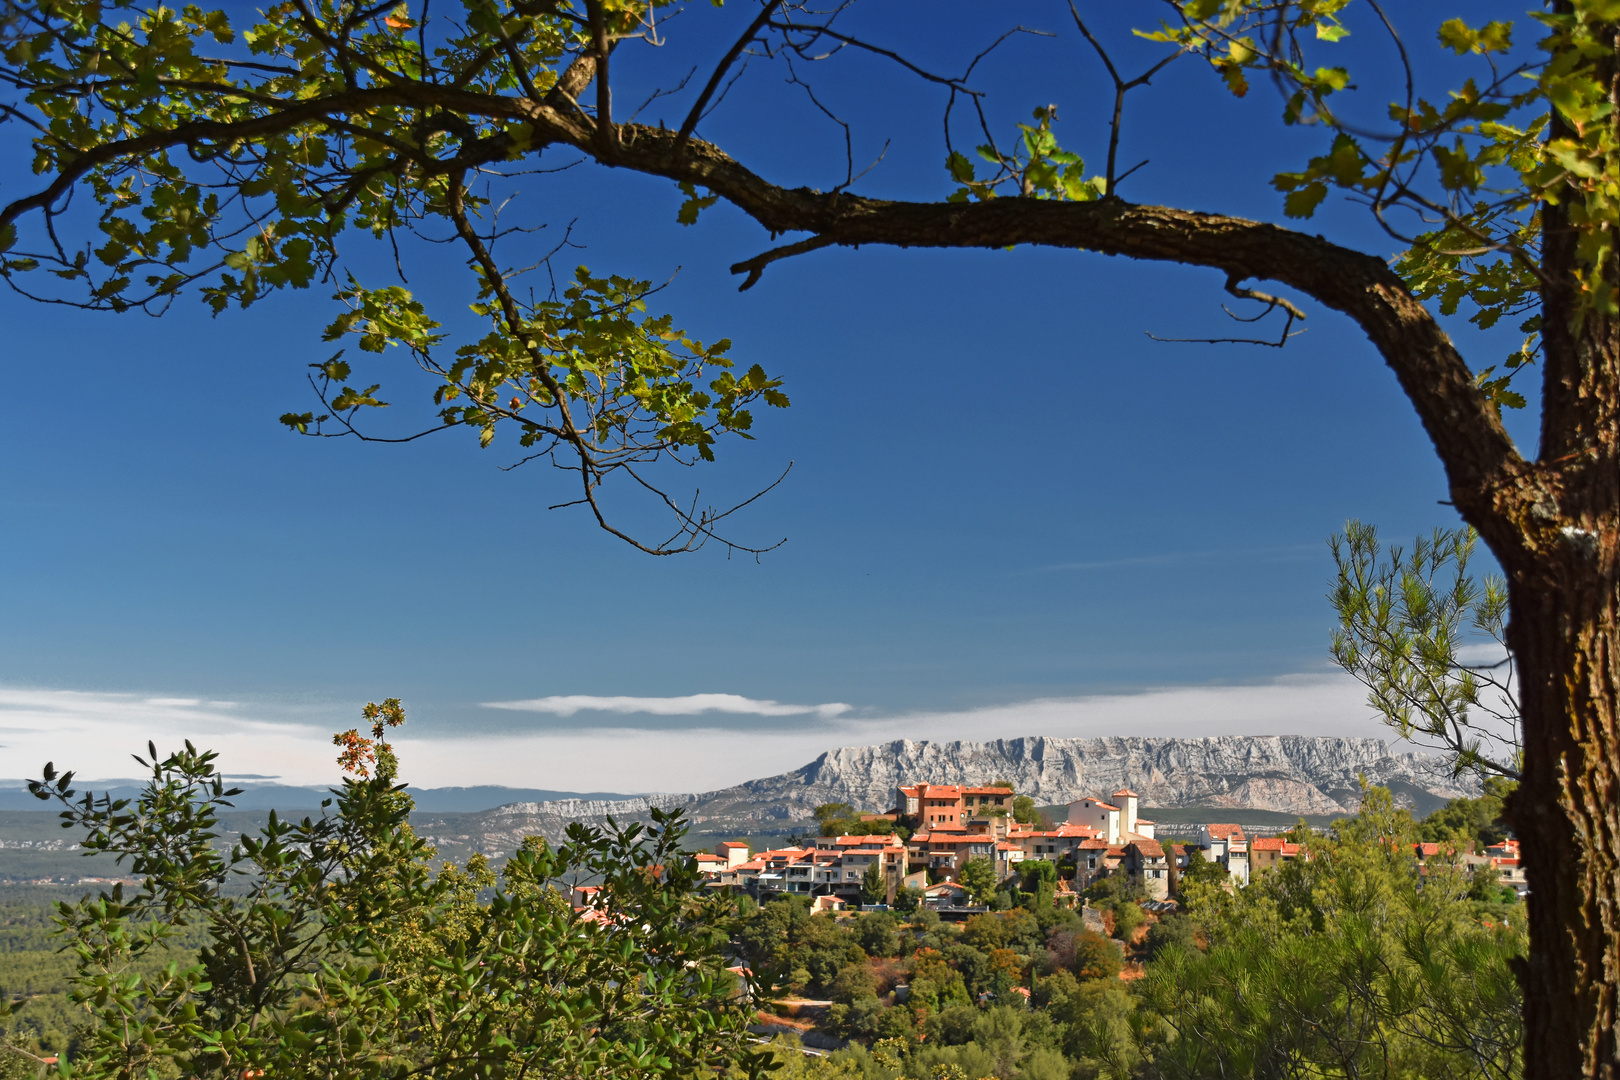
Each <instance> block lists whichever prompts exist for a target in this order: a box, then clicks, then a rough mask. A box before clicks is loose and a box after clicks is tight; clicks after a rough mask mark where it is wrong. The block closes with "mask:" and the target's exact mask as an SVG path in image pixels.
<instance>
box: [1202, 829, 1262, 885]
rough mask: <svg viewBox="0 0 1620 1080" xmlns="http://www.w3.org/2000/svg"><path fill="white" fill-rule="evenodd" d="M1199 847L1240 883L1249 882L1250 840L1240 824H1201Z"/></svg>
mask: <svg viewBox="0 0 1620 1080" xmlns="http://www.w3.org/2000/svg"><path fill="white" fill-rule="evenodd" d="M1198 848H1199V850H1200V852H1201V853H1202V854H1203V857H1204V858H1206V859H1208V860H1209V861H1210V862H1218V863H1220V864H1221V866H1222V867H1224V868H1225V870H1226V872H1227V873H1228V874H1230V875H1231V879H1232V881H1233V882H1234V883H1236V884H1238V885H1247V884H1248V883H1249V841H1248V838H1247V837H1245V836H1244V835H1243V827H1242V826H1240V825H1228V824H1219V825H1200V826H1199V827H1198Z"/></svg>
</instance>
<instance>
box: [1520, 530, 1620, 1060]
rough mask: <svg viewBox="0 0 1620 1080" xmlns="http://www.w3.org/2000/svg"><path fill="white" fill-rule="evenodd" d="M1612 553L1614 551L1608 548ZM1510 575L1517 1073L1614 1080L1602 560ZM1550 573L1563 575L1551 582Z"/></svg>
mask: <svg viewBox="0 0 1620 1080" xmlns="http://www.w3.org/2000/svg"><path fill="white" fill-rule="evenodd" d="M1610 550H1611V552H1612V550H1613V549H1612V547H1611V549H1610ZM1578 558H1579V559H1580V561H1581V562H1583V563H1585V565H1576V558H1571V559H1570V560H1568V561H1567V562H1566V565H1565V566H1563V567H1560V568H1558V569H1557V570H1554V571H1553V572H1551V573H1549V572H1548V568H1545V567H1542V568H1538V569H1537V570H1535V571H1531V572H1523V573H1514V574H1513V575H1512V579H1511V581H1510V585H1509V589H1510V593H1511V597H1512V604H1513V617H1512V623H1511V625H1510V626H1509V629H1508V638H1509V642H1510V644H1511V645H1512V647H1513V651H1514V655H1515V657H1516V660H1517V663H1518V667H1519V674H1520V677H1521V679H1522V680H1523V681H1522V690H1521V694H1520V697H1521V707H1522V710H1523V716H1524V738H1525V760H1524V771H1523V780H1522V782H1521V784H1520V787H1519V790H1518V792H1517V793H1516V794H1515V795H1514V796H1513V798H1512V800H1511V807H1510V817H1511V819H1512V821H1513V825H1514V829H1515V832H1516V833H1517V834H1518V837H1519V840H1520V842H1521V844H1522V850H1523V858H1524V863H1525V871H1526V874H1527V876H1528V878H1529V883H1530V901H1529V913H1530V956H1529V959H1528V961H1527V962H1526V963H1525V964H1524V965H1523V967H1522V968H1521V969H1520V980H1521V983H1522V985H1523V988H1524V998H1525V1075H1526V1076H1527V1077H1537V1078H1540V1077H1546V1078H1555V1077H1556V1078H1558V1080H1574V1078H1576V1077H1603V1078H1605V1080H1615V1078H1617V1077H1620V1027H1617V1025H1620V1013H1617V1008H1616V995H1617V991H1620V800H1617V796H1620V726H1617V722H1620V721H1617V708H1616V704H1617V703H1616V696H1617V695H1616V683H1617V677H1620V669H1617V668H1620V655H1617V649H1616V645H1617V617H1620V588H1617V585H1616V578H1615V574H1614V572H1613V560H1612V557H1611V559H1610V560H1609V565H1608V566H1607V567H1606V568H1604V569H1605V570H1606V571H1607V572H1604V571H1603V570H1599V569H1598V568H1597V567H1595V566H1593V565H1592V564H1593V563H1594V562H1595V561H1596V560H1595V559H1589V558H1586V557H1585V556H1579V557H1578ZM1559 571H1562V572H1559Z"/></svg>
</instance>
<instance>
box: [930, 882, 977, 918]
mask: <svg viewBox="0 0 1620 1080" xmlns="http://www.w3.org/2000/svg"><path fill="white" fill-rule="evenodd" d="M967 906H968V891H967V890H966V889H964V888H962V886H960V885H958V884H956V882H954V881H941V882H939V883H938V884H936V885H929V886H928V887H927V888H925V889H923V907H925V908H928V909H929V910H931V911H938V910H939V909H940V908H964V907H967Z"/></svg>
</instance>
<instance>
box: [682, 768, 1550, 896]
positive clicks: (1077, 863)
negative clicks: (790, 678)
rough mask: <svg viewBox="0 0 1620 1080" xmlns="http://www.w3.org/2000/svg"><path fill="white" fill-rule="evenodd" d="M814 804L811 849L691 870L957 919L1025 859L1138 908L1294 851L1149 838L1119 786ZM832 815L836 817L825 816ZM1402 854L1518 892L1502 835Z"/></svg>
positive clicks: (1018, 873)
mask: <svg viewBox="0 0 1620 1080" xmlns="http://www.w3.org/2000/svg"><path fill="white" fill-rule="evenodd" d="M1020 804H1022V805H1020ZM821 809H822V810H823V811H824V812H825V813H823V815H822V823H823V824H825V825H832V826H853V827H854V828H851V830H850V831H849V832H843V831H840V830H837V829H832V830H828V831H829V835H823V836H819V837H817V838H816V839H815V841H814V843H813V845H811V846H794V847H786V848H780V849H774V850H765V851H758V852H755V851H751V850H750V849H749V846H748V845H747V844H745V843H742V842H740V841H725V842H721V843H720V844H719V845H718V846H717V847H716V848H715V850H714V851H713V852H712V853H711V852H704V853H700V854H698V855H697V856H696V859H697V862H698V865H699V868H700V869H701V870H702V871H703V873H704V876H705V878H706V879H707V881H708V883H709V885H710V886H711V887H716V888H732V889H737V890H740V891H743V892H746V893H747V894H748V895H749V896H751V897H753V898H754V899H756V900H766V899H769V898H770V897H771V896H774V895H779V894H788V895H795V896H802V897H805V898H808V899H809V900H810V901H811V905H812V907H813V908H814V909H815V910H819V911H826V910H842V909H845V908H854V907H860V906H866V907H873V906H899V907H901V908H905V909H910V908H913V907H919V906H921V907H927V908H931V909H935V910H939V911H941V913H942V914H946V915H950V914H957V915H959V916H961V917H965V916H966V915H968V914H970V913H971V912H972V911H974V910H984V906H983V905H985V904H986V903H988V901H989V899H990V897H991V895H992V894H993V893H994V892H995V891H996V889H997V888H998V887H1000V886H1002V885H1003V884H1005V883H1007V882H1009V881H1012V880H1015V879H1028V878H1029V877H1030V876H1031V872H1032V871H1035V870H1037V868H1036V867H1035V866H1033V865H1030V864H1033V863H1045V864H1048V865H1049V866H1050V867H1051V870H1049V871H1047V870H1044V868H1041V869H1042V870H1043V871H1044V872H1042V873H1038V874H1036V875H1035V876H1036V877H1040V878H1044V879H1046V880H1048V881H1049V882H1050V884H1051V887H1052V892H1053V900H1054V902H1056V903H1057V904H1059V905H1060V906H1074V905H1076V904H1077V903H1078V902H1079V899H1080V894H1081V893H1082V892H1084V891H1085V890H1086V889H1088V888H1089V887H1090V886H1092V885H1094V884H1095V883H1097V882H1098V881H1099V880H1100V879H1102V878H1105V877H1115V878H1118V879H1120V880H1121V881H1122V882H1128V883H1129V884H1130V885H1131V886H1132V887H1133V891H1135V892H1136V893H1137V894H1138V895H1140V896H1141V897H1143V898H1144V900H1145V901H1146V902H1147V903H1149V904H1158V903H1163V902H1166V901H1169V900H1170V897H1171V894H1172V893H1174V892H1176V891H1178V890H1177V883H1178V879H1179V878H1180V877H1181V875H1182V874H1184V873H1186V872H1187V870H1188V869H1189V867H1190V866H1191V865H1192V862H1193V860H1200V861H1203V862H1206V863H1211V864H1214V865H1216V866H1218V867H1219V868H1220V872H1221V873H1222V874H1223V875H1224V880H1226V881H1228V882H1230V883H1231V884H1233V885H1239V886H1241V885H1246V884H1248V883H1249V881H1250V880H1251V879H1252V878H1255V877H1258V876H1260V875H1262V874H1265V873H1267V872H1269V871H1271V870H1274V869H1276V868H1277V867H1279V866H1282V865H1284V864H1286V863H1287V862H1289V861H1291V860H1293V859H1295V858H1298V857H1299V852H1300V849H1299V845H1298V844H1297V843H1296V842H1294V841H1293V840H1290V839H1288V838H1287V837H1283V836H1269V837H1249V836H1246V835H1245V834H1244V831H1243V828H1242V827H1241V826H1239V825H1237V824H1230V823H1227V824H1222V823H1210V824H1204V825H1199V826H1197V831H1196V833H1190V834H1188V835H1187V836H1186V837H1185V838H1184V842H1183V841H1182V840H1179V839H1178V841H1177V842H1170V841H1169V840H1168V838H1166V840H1164V841H1161V840H1160V839H1159V838H1158V837H1157V836H1156V835H1155V828H1156V826H1155V823H1154V822H1152V821H1149V820H1147V819H1146V818H1143V817H1142V816H1141V815H1140V814H1139V813H1138V809H1139V796H1138V795H1137V793H1136V792H1134V791H1131V790H1129V789H1121V790H1119V791H1116V792H1114V793H1113V794H1112V795H1111V796H1109V797H1107V798H1106V799H1105V798H1102V797H1085V798H1080V799H1076V800H1074V801H1072V802H1070V803H1069V804H1068V806H1067V808H1066V809H1067V815H1066V819H1065V820H1063V821H1062V822H1061V823H1053V822H1051V821H1049V820H1041V817H1042V815H1040V814H1038V813H1035V812H1034V807H1033V801H1032V800H1030V799H1028V798H1022V797H1020V796H1019V795H1018V794H1017V792H1016V791H1015V790H1014V789H1013V787H1012V786H1011V785H1010V784H1004V783H1003V784H996V785H990V786H985V787H972V786H964V785H956V784H926V783H924V784H915V785H911V786H902V787H899V788H897V789H896V798H895V805H894V808H893V809H891V810H890V811H889V812H887V813H884V814H872V813H860V814H857V813H855V812H853V811H852V810H850V808H849V807H824V808H821ZM839 810H843V811H846V812H847V815H846V816H844V817H842V818H840V817H836V816H834V815H836V814H837V812H838V811H839ZM1020 811H1022V812H1020ZM1020 819H1023V820H1020ZM856 828H858V829H859V830H860V831H855V829H856ZM1178 836H1179V834H1178ZM1414 854H1415V856H1416V857H1417V859H1418V860H1419V861H1420V862H1423V861H1426V860H1427V859H1429V858H1433V857H1436V856H1439V855H1441V854H1445V855H1446V856H1447V857H1448V859H1451V860H1453V861H1461V862H1462V863H1463V865H1464V867H1465V869H1467V870H1469V871H1472V869H1473V868H1474V864H1479V865H1482V866H1483V865H1488V866H1490V867H1492V868H1494V870H1495V871H1496V873H1497V874H1498V876H1499V878H1500V880H1501V883H1502V884H1503V885H1504V886H1509V887H1512V888H1513V889H1514V890H1515V891H1516V892H1518V893H1519V894H1520V895H1521V896H1522V895H1523V894H1524V893H1525V891H1526V887H1525V884H1524V871H1523V869H1522V866H1521V864H1520V859H1519V850H1518V844H1517V842H1516V841H1515V840H1512V839H1507V840H1503V841H1502V842H1500V843H1499V844H1497V845H1495V846H1493V847H1491V848H1489V849H1487V850H1486V851H1485V853H1484V854H1483V855H1475V854H1463V855H1461V856H1460V857H1458V856H1456V855H1455V854H1454V853H1452V852H1444V853H1442V851H1441V846H1440V845H1438V844H1434V843H1420V844H1418V845H1416V847H1415V850H1414ZM1206 872H1207V871H1206Z"/></svg>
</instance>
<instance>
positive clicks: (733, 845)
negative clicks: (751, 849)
mask: <svg viewBox="0 0 1620 1080" xmlns="http://www.w3.org/2000/svg"><path fill="white" fill-rule="evenodd" d="M720 846H721V847H723V848H742V849H743V850H744V851H747V850H748V845H747V844H739V843H737V842H736V841H735V840H722V841H720Z"/></svg>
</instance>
